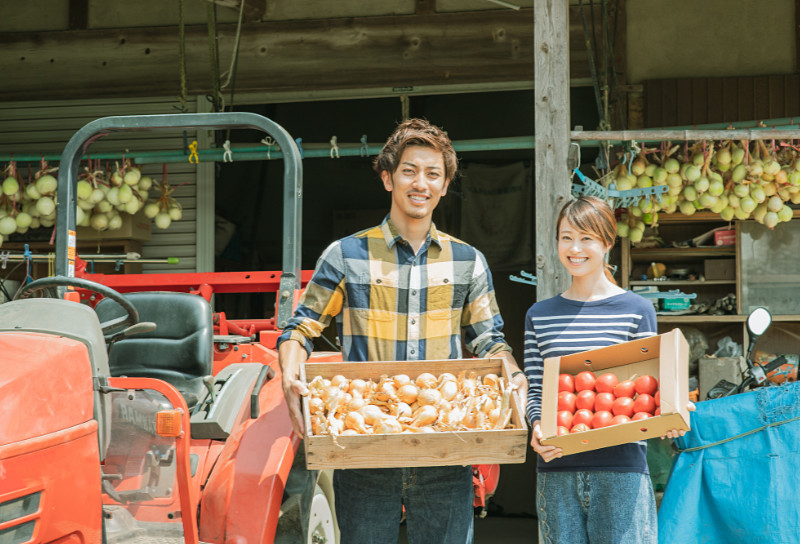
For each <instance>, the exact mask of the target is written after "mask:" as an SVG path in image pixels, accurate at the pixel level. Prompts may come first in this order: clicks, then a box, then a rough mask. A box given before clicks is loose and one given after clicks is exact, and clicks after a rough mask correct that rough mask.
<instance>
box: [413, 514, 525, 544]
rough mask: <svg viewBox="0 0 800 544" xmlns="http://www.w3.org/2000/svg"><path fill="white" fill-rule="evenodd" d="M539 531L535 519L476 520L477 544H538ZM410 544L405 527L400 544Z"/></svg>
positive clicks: (502, 518) (495, 517)
mask: <svg viewBox="0 0 800 544" xmlns="http://www.w3.org/2000/svg"><path fill="white" fill-rule="evenodd" d="M538 535H539V530H538V526H537V520H536V519H535V518H523V517H499V516H490V517H486V518H483V519H475V544H536V543H537V542H538ZM399 544H408V540H406V533H405V526H403V527H401V530H400V543H399Z"/></svg>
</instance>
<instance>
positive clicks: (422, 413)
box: [411, 406, 439, 427]
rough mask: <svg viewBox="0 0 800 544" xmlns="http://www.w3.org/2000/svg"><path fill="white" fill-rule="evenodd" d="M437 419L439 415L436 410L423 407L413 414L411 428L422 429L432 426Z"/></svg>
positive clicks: (430, 407) (431, 407)
mask: <svg viewBox="0 0 800 544" xmlns="http://www.w3.org/2000/svg"><path fill="white" fill-rule="evenodd" d="M437 417H439V413H438V412H437V411H436V408H434V407H433V406H423V407H422V408H420V409H419V410H417V412H416V413H415V414H414V419H413V420H412V421H411V426H412V427H424V426H426V425H432V424H433V423H434V422H435V421H436V418H437Z"/></svg>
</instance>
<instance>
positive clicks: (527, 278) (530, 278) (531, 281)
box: [508, 270, 536, 285]
mask: <svg viewBox="0 0 800 544" xmlns="http://www.w3.org/2000/svg"><path fill="white" fill-rule="evenodd" d="M519 273H520V275H521V276H522V277H521V278H520V277H519V276H515V275H513V274H511V275H510V276H508V279H510V280H511V281H515V282H517V283H524V284H527V285H536V276H534V275H533V274H531V273H530V272H525V271H524V270H520V271H519Z"/></svg>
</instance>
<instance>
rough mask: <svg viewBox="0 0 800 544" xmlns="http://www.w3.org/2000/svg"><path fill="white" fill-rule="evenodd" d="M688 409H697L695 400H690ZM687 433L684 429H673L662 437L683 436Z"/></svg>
mask: <svg viewBox="0 0 800 544" xmlns="http://www.w3.org/2000/svg"><path fill="white" fill-rule="evenodd" d="M686 409H687V410H689V411H690V412H694V411H695V410H696V409H697V407H696V406H695V405H694V403H693V402H689V403H688V404H687V405H686ZM685 434H686V431H684V430H683V429H672V430H671V431H667V434H666V435H664V436H662V437H661V438H662V439H664V438H678V437H679V436H683V435H685Z"/></svg>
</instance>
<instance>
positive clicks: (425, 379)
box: [414, 372, 437, 389]
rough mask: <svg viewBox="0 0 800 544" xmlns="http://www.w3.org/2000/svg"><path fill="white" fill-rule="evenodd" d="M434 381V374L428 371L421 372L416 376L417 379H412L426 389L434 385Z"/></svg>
mask: <svg viewBox="0 0 800 544" xmlns="http://www.w3.org/2000/svg"><path fill="white" fill-rule="evenodd" d="M436 381H437V380H436V376H434V375H433V374H431V373H429V372H423V373H422V374H420V375H419V376H417V379H416V380H415V381H414V383H416V384H417V386H418V387H419V388H420V389H428V388H431V387H436Z"/></svg>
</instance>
